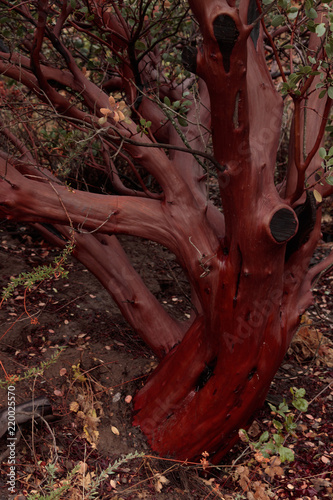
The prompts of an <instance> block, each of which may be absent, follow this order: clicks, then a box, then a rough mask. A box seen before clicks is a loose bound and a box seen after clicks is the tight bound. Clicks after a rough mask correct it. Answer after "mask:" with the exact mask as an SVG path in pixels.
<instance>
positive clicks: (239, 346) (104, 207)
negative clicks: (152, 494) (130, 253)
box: [0, 0, 333, 462]
mask: <svg viewBox="0 0 333 500" xmlns="http://www.w3.org/2000/svg"><path fill="white" fill-rule="evenodd" d="M0 4H1V9H2V16H1V17H2V19H1V23H2V24H1V33H2V39H1V47H0V48H1V52H0V70H1V74H2V81H1V85H2V88H1V99H2V116H1V120H2V121H1V129H0V132H1V148H2V150H1V153H0V172H1V180H0V213H1V214H2V216H3V217H5V218H7V219H14V220H18V221H27V222H30V223H34V224H35V225H36V226H37V227H38V228H39V229H40V231H41V232H42V233H43V234H44V235H45V236H47V237H48V238H49V239H51V240H53V241H54V242H55V243H56V244H58V245H59V246H64V245H65V244H66V243H68V242H70V244H71V245H72V246H73V245H74V255H75V257H76V258H77V259H78V260H79V261H81V262H82V263H83V264H84V265H85V266H86V267H87V268H88V269H89V270H90V271H91V272H92V273H93V274H94V275H95V276H96V277H97V278H98V279H99V280H100V282H101V284H102V285H103V286H104V287H105V288H106V289H107V290H108V292H109V293H110V295H111V296H112V298H113V299H114V301H115V302H116V303H117V304H118V306H119V308H120V310H121V312H122V314H123V315H124V317H125V318H126V320H127V321H128V322H129V324H130V325H131V326H132V327H133V329H134V330H135V331H136V332H137V333H138V334H139V335H140V336H141V337H142V339H143V340H144V341H145V342H146V343H147V344H148V345H149V346H150V347H151V349H152V350H153V351H154V353H155V354H156V355H157V356H158V357H159V358H160V364H159V366H158V368H157V369H156V370H155V371H154V373H153V374H152V375H151V376H150V378H149V379H148V381H147V383H146V385H145V386H144V387H143V388H142V389H141V390H140V391H139V392H138V394H137V395H136V398H135V402H134V423H135V425H138V426H140V428H141V429H142V431H143V432H144V433H145V435H146V436H147V438H148V440H149V443H150V444H151V447H152V448H153V450H156V451H157V452H158V453H160V454H161V455H172V456H174V457H177V458H179V459H195V458H198V457H199V456H200V455H201V453H202V452H204V451H207V452H209V454H210V457H211V459H212V460H213V461H215V462H217V461H218V460H219V459H220V458H221V457H222V455H223V454H224V453H225V452H226V451H227V450H228V449H230V447H231V446H232V445H233V443H234V442H235V441H236V439H237V436H238V429H239V428H240V427H245V426H246V425H248V424H249V422H250V420H251V415H252V414H253V412H254V410H255V409H256V408H258V406H259V405H261V404H262V403H263V401H264V399H265V396H266V394H267V391H268V389H269V386H270V383H271V380H272V378H273V376H274V374H275V373H276V371H277V369H278V367H279V365H280V363H281V361H282V359H283V357H284V355H285V352H286V350H287V348H288V346H289V343H290V341H291V339H292V336H293V335H294V333H295V331H296V329H297V326H298V324H299V322H300V316H301V315H302V313H303V312H304V311H305V310H306V308H307V307H308V306H309V305H310V304H311V301H312V295H311V284H312V282H313V280H314V279H315V278H316V277H317V276H318V274H319V273H321V272H322V271H324V270H326V269H328V267H329V266H331V265H332V263H333V255H332V253H331V254H330V255H329V256H328V257H327V258H326V259H325V260H323V261H322V262H320V263H319V264H317V265H316V266H313V267H310V268H309V264H310V259H311V257H312V255H313V252H314V250H315V248H316V245H317V243H318V240H319V239H320V232H321V229H320V227H321V200H322V198H323V197H325V196H328V195H330V194H331V193H332V176H331V174H330V167H331V165H332V153H333V151H332V148H331V149H329V148H327V145H326V146H325V129H326V128H327V126H330V116H329V114H330V109H331V103H332V98H333V81H332V55H333V42H332V35H331V33H332V32H331V31H330V28H331V25H332V15H333V14H332V2H331V1H325V2H324V1H321V2H320V1H315V0H306V1H302V2H291V1H290V0H278V1H271V0H264V1H263V2H261V1H259V0H205V1H202V0H189V2H188V4H187V2H185V1H183V0H153V1H151V0H106V1H105V0H71V1H67V0H54V1H53V0H38V1H33V0H32V1H28V2H20V1H18V0H17V1H16V0H14V1H12V0H11V1H9V0H0ZM284 103H285V109H287V115H288V116H290V117H291V127H290V135H289V151H288V152H286V153H285V158H284V159H283V161H282V162H281V161H280V163H282V164H283V165H282V167H283V171H284V173H285V175H284V176H283V178H282V177H281V175H280V177H278V176H277V175H276V158H277V151H278V147H279V141H280V133H281V128H282V117H283V109H284ZM320 148H321V149H320ZM318 151H319V152H318ZM280 160H281V159H280ZM68 177H75V183H74V184H73V181H72V183H71V185H69V184H68V182H67V181H68ZM88 184H90V185H91V184H93V188H90V189H89V188H88ZM211 184H215V185H216V186H218V190H219V194H220V206H217V205H216V203H215V204H213V203H212V202H211V201H210V199H209V193H210V185H211ZM118 234H130V235H134V236H138V237H142V238H146V239H148V240H152V241H154V242H157V243H159V244H160V245H163V246H164V247H167V248H168V249H169V250H170V251H171V252H172V253H173V254H175V256H176V257H177V260H178V262H179V264H180V266H181V267H182V268H183V270H184V272H185V274H186V276H187V278H188V281H189V284H190V287H191V302H192V315H191V318H190V319H189V320H188V321H186V322H180V321H177V320H175V319H174V318H172V317H170V316H169V314H168V313H167V312H166V310H165V309H164V308H163V307H162V305H161V304H160V303H159V302H158V300H157V299H156V298H155V297H154V296H153V295H152V294H151V292H150V291H149V290H148V289H147V288H146V286H145V284H144V283H143V281H142V279H141V278H140V276H139V275H138V274H137V272H136V271H135V270H134V269H133V267H132V265H131V263H130V261H129V260H128V258H127V256H126V254H125V252H124V250H123V249H122V247H121V245H120V243H119V242H118V240H117V236H116V235H118Z"/></svg>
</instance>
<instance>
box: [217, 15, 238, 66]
mask: <svg viewBox="0 0 333 500" xmlns="http://www.w3.org/2000/svg"><path fill="white" fill-rule="evenodd" d="M213 29H214V35H215V38H216V41H217V43H218V45H219V48H220V52H221V54H222V59H223V67H224V70H225V72H226V73H229V71H230V56H231V52H232V49H233V48H234V46H235V43H236V40H237V38H238V36H239V31H238V29H237V27H236V23H235V21H234V20H233V19H232V17H230V16H226V15H224V14H221V15H220V16H217V17H216V18H215V19H214V21H213Z"/></svg>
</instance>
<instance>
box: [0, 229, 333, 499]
mask: <svg viewBox="0 0 333 500" xmlns="http://www.w3.org/2000/svg"><path fill="white" fill-rule="evenodd" d="M124 244H125V246H126V249H127V250H128V253H129V254H130V256H131V259H132V260H133V263H134V264H135V266H136V268H137V269H138V270H139V271H140V272H141V273H142V274H143V277H144V279H145V280H146V282H147V283H148V285H149V288H150V289H151V290H152V291H153V293H154V294H155V295H156V296H157V297H158V298H159V299H160V300H162V302H163V304H164V306H165V307H166V308H167V309H168V310H169V311H171V312H172V313H173V314H174V315H175V316H177V317H184V316H186V315H187V314H188V305H187V302H186V297H185V294H184V291H186V286H187V284H186V280H185V279H184V277H183V275H182V274H181V273H180V270H179V268H178V266H177V264H176V262H175V261H174V258H173V256H171V255H169V253H168V252H167V251H166V250H165V249H163V248H160V247H159V246H158V245H155V244H153V243H149V242H139V243H138V242H137V240H136V239H135V240H134V239H131V238H125V239H124ZM331 248H332V243H325V242H322V244H321V246H320V248H319V250H318V252H317V254H316V256H315V259H319V258H321V257H322V256H323V255H324V254H327V253H328V252H329V251H330V250H331ZM58 253H59V252H58V251H57V250H54V249H52V248H51V247H50V246H49V245H48V244H47V243H45V242H44V241H43V240H42V239H41V238H40V237H39V236H38V234H37V233H35V232H34V231H33V230H32V229H31V228H30V227H29V226H21V225H16V224H10V225H8V224H7V223H6V224H4V223H3V224H0V278H1V279H0V286H1V287H5V286H6V284H7V283H8V281H9V278H10V277H11V276H13V275H16V276H17V275H19V274H20V273H21V272H29V271H31V270H32V269H33V268H35V267H36V266H39V265H43V264H49V263H50V262H52V261H53V259H54V257H55V256H56V255H57V254H58ZM67 267H68V270H69V279H68V280H66V279H62V278H58V279H56V278H54V279H52V280H49V281H45V282H43V283H41V284H40V285H39V286H38V288H37V289H36V290H34V291H32V292H25V291H24V288H18V289H17V290H15V291H14V294H13V296H12V297H11V298H10V299H9V300H8V301H7V302H6V303H5V304H3V307H2V309H1V310H0V361H1V364H0V381H2V383H1V385H0V403H1V405H0V412H1V409H3V408H6V406H7V396H8V389H7V386H6V384H5V380H6V377H7V378H8V377H9V378H10V381H11V385H13V386H14V387H15V397H16V404H17V405H18V404H20V403H23V402H25V401H29V400H31V399H36V398H38V397H41V396H44V397H47V398H48V400H49V401H50V403H51V406H52V410H53V416H48V417H45V419H42V420H41V421H39V422H38V421H36V422H35V423H34V424H32V422H31V421H28V422H27V423H25V424H22V426H21V433H20V435H19V436H18V442H17V446H16V463H17V471H16V486H17V491H16V495H17V494H18V493H19V494H20V495H21V496H18V497H16V498H20V499H23V498H30V499H32V498H36V499H37V498H43V499H44V498H45V499H46V498H50V499H53V498H60V499H61V498H68V499H73V500H74V499H85V498H101V499H114V500H116V499H118V500H120V499H124V500H127V499H128V500H130V499H139V498H147V499H155V498H156V499H161V500H164V499H194V500H195V499H206V498H209V500H212V499H215V498H225V499H233V498H234V499H237V498H238V499H241V498H250V499H251V498H254V499H256V498H258V499H259V500H260V499H266V498H277V499H278V498H295V499H296V498H301V499H308V498H311V499H312V498H313V499H316V498H317V499H324V498H333V496H332V486H331V482H330V481H331V476H330V474H331V470H332V462H333V449H332V435H333V428H332V401H333V387H332V381H333V357H332V350H331V347H332V340H333V329H332V328H333V327H332V318H333V314H332V310H333V308H332V302H333V298H332V278H333V276H332V275H331V276H329V275H328V276H325V277H324V278H322V279H321V281H320V282H318V284H317V285H316V289H315V293H316V303H315V305H314V306H313V307H312V308H311V310H310V312H309V315H308V317H307V319H305V322H304V324H303V327H302V329H301V330H300V332H299V336H298V337H297V338H296V340H295V342H294V345H293V349H292V350H290V351H289V354H288V355H287V356H286V359H285V362H284V363H283V365H282V367H281V369H280V370H279V372H278V374H277V375H276V377H275V379H274V381H273V383H272V387H271V392H270V394H269V397H268V401H269V402H271V403H273V404H278V403H279V402H281V401H282V399H283V398H286V399H287V401H289V403H290V399H291V396H290V387H292V386H296V387H298V388H300V387H303V388H304V389H305V390H306V396H305V397H306V399H307V400H308V401H309V402H311V404H310V405H309V408H308V411H307V412H306V413H305V414H299V415H298V416H297V432H296V436H294V437H289V444H290V447H291V448H293V450H294V452H295V457H296V458H295V461H294V462H292V463H291V464H288V465H286V463H284V464H282V466H283V474H280V476H279V477H274V476H273V478H270V477H269V475H267V473H266V474H264V473H263V472H262V466H261V465H260V463H259V464H258V462H256V461H255V459H254V458H253V450H252V451H251V449H249V448H248V447H247V445H246V444H244V443H240V444H239V445H237V446H236V447H235V448H234V449H233V450H232V451H231V452H230V453H229V454H228V456H227V457H225V459H224V461H223V463H222V464H221V466H219V467H214V468H210V467H209V466H206V465H205V463H206V462H205V459H204V457H203V461H202V463H201V464H180V463H177V462H175V461H171V460H170V461H167V460H161V459H159V458H158V457H155V456H154V455H153V454H152V453H151V451H150V450H149V446H148V445H147V443H146V441H145V438H144V436H143V435H142V434H141V432H140V430H139V429H137V428H134V427H132V424H131V417H132V403H131V400H132V397H133V396H134V394H135V392H136V391H137V390H138V389H139V388H140V387H141V386H142V384H144V382H145V380H146V378H147V377H148V376H149V373H150V372H151V371H152V370H153V369H154V368H155V367H156V366H157V360H156V358H155V357H154V355H153V354H152V353H151V352H150V351H149V349H148V348H147V347H146V346H145V345H144V344H143V343H142V341H141V340H140V339H139V338H138V337H136V336H135V334H134V333H133V331H132V330H131V329H130V328H129V326H128V325H127V324H126V323H125V322H124V320H123V319H122V317H121V315H120V314H119V312H118V309H117V308H116V307H115V306H114V304H113V303H112V300H111V299H110V297H109V296H108V294H107V293H106V291H105V290H104V289H103V288H102V287H101V286H100V284H99V282H98V281H97V280H96V279H95V278H94V277H93V276H92V275H90V273H88V272H87V271H86V270H85V269H84V268H83V267H82V266H81V265H80V264H78V263H77V262H76V261H74V260H71V261H70V263H69V264H68V266H67ZM322 335H324V337H322ZM47 360H49V363H48V364H47V365H46V366H43V365H41V363H43V362H45V361H47ZM32 369H35V371H34V372H33V370H32ZM7 385H8V384H7ZM0 415H1V414H0ZM255 422H256V424H255V426H254V428H253V429H254V430H253V431H252V432H253V438H254V440H255V439H257V438H258V436H259V435H260V434H261V433H262V432H264V431H265V430H267V429H268V430H270V429H271V428H272V414H271V409H270V408H269V406H268V405H267V404H266V405H265V407H264V408H262V409H260V410H259V411H258V412H257V415H256V416H255ZM0 428H1V419H0ZM6 443H7V436H6V435H4V436H2V438H1V439H0V459H2V461H3V464H2V465H1V475H0V500H2V499H7V498H14V497H15V495H12V496H10V495H9V493H8V485H7V475H8V466H7V465H6V461H7V455H6V446H7V444H6ZM135 452H137V453H140V454H141V455H142V456H140V457H139V458H132V455H131V454H134V453H135ZM122 457H125V458H126V460H125V461H123V462H122V463H120V464H118V465H117V464H116V465H115V469H114V471H113V474H111V475H109V476H108V478H107V480H100V481H99V480H97V479H98V477H99V474H100V473H101V472H102V471H103V470H104V469H106V468H107V467H108V466H109V464H113V463H114V462H115V461H117V460H119V459H122ZM236 463H237V466H243V467H249V470H250V472H251V481H252V483H251V484H250V485H248V487H247V489H246V488H245V489H244V481H245V479H244V478H246V471H245V472H244V471H243V480H242V477H239V474H238V476H237V474H235V473H234V472H233V471H234V470H235V467H236ZM232 464H234V468H232V467H231V466H232ZM76 466H77V467H78V469H75V467H76ZM238 472H239V471H238ZM244 474H245V475H244ZM66 481H67V482H66ZM94 481H95V483H98V484H97V486H96V496H93V493H89V492H91V491H92V489H93V488H92V486H93V484H94ZM246 481H247V480H246ZM246 481H245V482H246ZM256 481H257V482H258V481H259V483H265V484H266V485H267V484H268V486H267V487H266V486H265V488H266V490H267V491H270V492H271V493H272V495H273V496H269V495H268V494H267V495H268V496H263V495H264V494H263V493H260V491H261V490H260V488H259V486H258V487H257V486H256V485H255V482H256ZM62 487H63V490H61V491H62V493H60V496H54V495H55V492H56V491H60V488H62ZM255 488H257V489H255ZM266 490H265V491H266ZM249 492H250V493H251V492H252V493H251V494H252V497H251V495H250V494H249ZM47 494H49V495H51V496H47ZM28 495H30V496H28ZM52 495H53V496H52ZM89 495H90V496H89Z"/></svg>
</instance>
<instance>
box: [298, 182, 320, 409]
mask: <svg viewBox="0 0 333 500" xmlns="http://www.w3.org/2000/svg"><path fill="white" fill-rule="evenodd" d="M316 193H318V195H319V196H320V198H319V197H317V196H316ZM313 194H314V197H315V198H316V200H317V201H318V202H319V203H321V201H322V196H321V194H320V193H319V192H318V191H316V190H314V191H313ZM293 405H294V406H295V408H296V409H297V410H299V411H306V410H307V409H308V406H309V404H308V402H307V400H306V399H303V398H298V399H295V401H293Z"/></svg>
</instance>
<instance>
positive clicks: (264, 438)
mask: <svg viewBox="0 0 333 500" xmlns="http://www.w3.org/2000/svg"><path fill="white" fill-rule="evenodd" d="M268 438H269V432H268V431H265V432H263V433H262V434H261V436H260V438H259V442H260V443H264V442H265V441H268Z"/></svg>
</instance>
